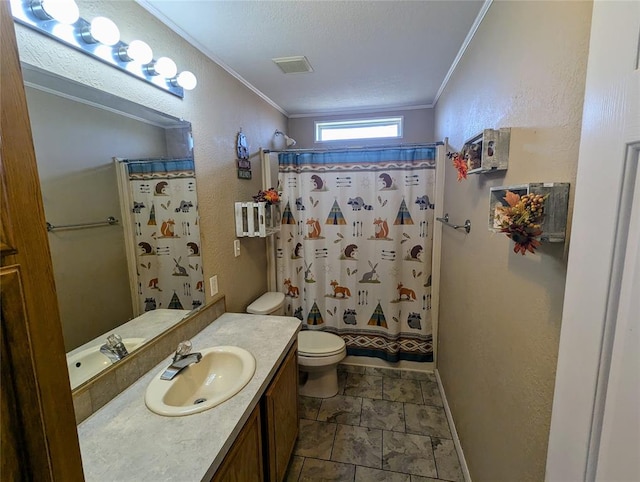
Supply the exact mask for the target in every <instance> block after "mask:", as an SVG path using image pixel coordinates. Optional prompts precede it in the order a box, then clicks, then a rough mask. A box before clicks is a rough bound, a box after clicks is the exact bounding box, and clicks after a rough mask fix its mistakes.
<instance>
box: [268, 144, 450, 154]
mask: <svg viewBox="0 0 640 482" xmlns="http://www.w3.org/2000/svg"><path fill="white" fill-rule="evenodd" d="M443 145H444V142H442V141H439V142H429V143H425V144H401V145H399V146H358V147H324V148H319V149H285V150H283V151H280V150H277V149H262V151H263V152H265V153H266V154H269V153H270V152H273V153H276V154H280V153H286V152H293V153H297V152H331V151H355V150H358V151H374V150H375V151H379V150H388V149H412V148H416V147H436V146H443Z"/></svg>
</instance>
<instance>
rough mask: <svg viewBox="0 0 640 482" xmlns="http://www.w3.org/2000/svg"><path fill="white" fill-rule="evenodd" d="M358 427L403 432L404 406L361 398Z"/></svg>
mask: <svg viewBox="0 0 640 482" xmlns="http://www.w3.org/2000/svg"><path fill="white" fill-rule="evenodd" d="M360 425H361V426H362V427H369V428H379V429H383V430H393V431H396V432H404V431H405V430H404V406H403V404H402V403H401V402H390V401H388V400H372V399H368V398H363V399H362V413H361V415H360Z"/></svg>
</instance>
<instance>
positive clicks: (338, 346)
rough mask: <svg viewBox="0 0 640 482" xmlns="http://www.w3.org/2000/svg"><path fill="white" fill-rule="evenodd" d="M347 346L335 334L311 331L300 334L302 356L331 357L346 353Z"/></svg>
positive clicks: (299, 351)
mask: <svg viewBox="0 0 640 482" xmlns="http://www.w3.org/2000/svg"><path fill="white" fill-rule="evenodd" d="M345 346H346V345H345V342H344V340H343V339H342V338H340V337H339V336H338V335H334V334H333V333H326V332H324V331H311V330H305V331H301V332H300V333H298V354H299V355H300V356H305V357H313V358H316V357H317V358H321V357H330V356H334V355H338V354H340V353H342V352H344V351H345Z"/></svg>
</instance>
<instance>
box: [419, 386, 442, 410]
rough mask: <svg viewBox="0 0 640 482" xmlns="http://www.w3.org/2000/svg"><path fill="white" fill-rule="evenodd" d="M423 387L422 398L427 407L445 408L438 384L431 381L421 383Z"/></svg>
mask: <svg viewBox="0 0 640 482" xmlns="http://www.w3.org/2000/svg"><path fill="white" fill-rule="evenodd" d="M420 386H421V387H422V398H423V399H424V404H425V405H435V406H436V407H443V406H444V403H443V401H442V396H441V395H440V389H439V388H438V382H432V381H430V380H427V381H422V382H420Z"/></svg>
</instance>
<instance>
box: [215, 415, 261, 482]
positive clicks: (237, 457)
mask: <svg viewBox="0 0 640 482" xmlns="http://www.w3.org/2000/svg"><path fill="white" fill-rule="evenodd" d="M262 481H264V470H263V465H262V430H261V428H260V406H259V405H258V406H256V408H255V409H254V410H253V412H252V413H251V415H250V416H249V420H247V423H246V424H245V425H244V427H243V428H242V430H241V431H240V434H239V435H238V438H237V439H236V441H235V442H234V443H233V445H232V446H231V450H229V453H228V454H227V456H226V457H225V459H224V460H223V461H222V464H221V465H220V468H219V469H218V471H217V472H216V475H215V476H214V477H213V479H212V482H262Z"/></svg>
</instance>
